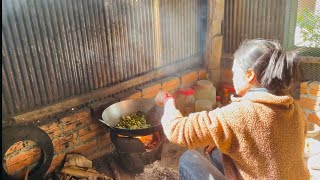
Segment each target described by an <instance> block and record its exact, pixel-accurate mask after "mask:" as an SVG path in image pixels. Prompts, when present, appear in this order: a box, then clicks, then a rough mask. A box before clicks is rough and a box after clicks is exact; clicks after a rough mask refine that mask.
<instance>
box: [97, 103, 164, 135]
mask: <svg viewBox="0 0 320 180" xmlns="http://www.w3.org/2000/svg"><path fill="white" fill-rule="evenodd" d="M137 111H142V112H144V113H145V118H146V121H147V123H148V124H150V125H151V126H150V127H148V128H143V129H123V128H117V127H116V125H117V124H118V123H119V122H120V120H121V117H122V116H128V115H131V114H133V113H136V112H137ZM162 115H163V108H160V107H158V106H157V105H156V104H155V103H154V100H153V99H144V98H141V99H131V100H125V101H121V102H117V103H115V104H113V105H111V106H109V107H107V108H106V109H105V110H104V111H103V113H102V119H103V120H101V119H100V121H101V122H102V123H104V124H105V125H107V126H108V127H109V128H110V129H112V130H113V131H114V132H116V133H117V134H121V135H125V136H145V135H149V134H152V133H153V132H156V131H162V125H161V122H160V121H161V117H162Z"/></svg>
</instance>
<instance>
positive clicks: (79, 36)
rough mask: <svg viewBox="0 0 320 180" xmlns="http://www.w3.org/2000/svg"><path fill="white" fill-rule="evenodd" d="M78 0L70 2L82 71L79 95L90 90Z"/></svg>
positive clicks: (80, 9)
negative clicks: (72, 8) (72, 9)
mask: <svg viewBox="0 0 320 180" xmlns="http://www.w3.org/2000/svg"><path fill="white" fill-rule="evenodd" d="M77 2H78V0H73V1H72V6H73V7H74V13H75V14H74V17H75V18H74V21H75V27H76V37H77V39H78V44H77V46H79V49H78V51H79V59H78V63H79V66H78V67H79V68H80V69H82V80H80V82H81V83H80V86H81V93H84V92H88V91H89V90H90V83H89V75H88V74H89V73H88V67H87V65H86V55H85V54H86V52H87V51H86V48H85V45H84V40H83V38H85V37H86V36H85V35H84V34H85V33H84V32H83V31H84V29H83V21H82V20H81V14H80V13H81V11H82V8H81V3H77Z"/></svg>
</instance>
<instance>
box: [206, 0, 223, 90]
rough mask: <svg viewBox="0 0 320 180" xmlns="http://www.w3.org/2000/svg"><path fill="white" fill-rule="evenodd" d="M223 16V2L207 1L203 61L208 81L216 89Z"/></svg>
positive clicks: (218, 0) (218, 79)
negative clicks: (207, 73)
mask: <svg viewBox="0 0 320 180" xmlns="http://www.w3.org/2000/svg"><path fill="white" fill-rule="evenodd" d="M223 16H224V0H209V1H208V20H207V35H206V46H205V52H204V59H205V64H206V66H207V69H208V72H209V77H210V80H211V81H212V82H213V84H214V85H215V86H216V87H217V86H218V83H219V82H220V61H221V55H222V41H223V36H222V35H221V23H222V21H223Z"/></svg>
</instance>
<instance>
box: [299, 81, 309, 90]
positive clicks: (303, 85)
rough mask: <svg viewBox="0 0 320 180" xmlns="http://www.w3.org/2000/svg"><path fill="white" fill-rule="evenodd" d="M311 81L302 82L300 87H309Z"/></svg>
mask: <svg viewBox="0 0 320 180" xmlns="http://www.w3.org/2000/svg"><path fill="white" fill-rule="evenodd" d="M308 83H309V81H306V82H302V83H300V88H305V89H306V88H307V86H308Z"/></svg>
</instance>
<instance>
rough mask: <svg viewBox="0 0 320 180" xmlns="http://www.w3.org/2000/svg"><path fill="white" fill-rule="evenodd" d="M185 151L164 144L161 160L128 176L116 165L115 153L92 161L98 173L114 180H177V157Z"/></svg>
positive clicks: (176, 146)
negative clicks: (140, 171) (141, 171)
mask: <svg viewBox="0 0 320 180" xmlns="http://www.w3.org/2000/svg"><path fill="white" fill-rule="evenodd" d="M186 150H187V148H186V147H180V146H178V145H175V144H172V143H170V142H168V141H166V142H165V144H164V147H163V150H162V155H161V160H158V161H155V162H154V163H152V164H149V165H146V166H145V168H144V172H143V173H141V174H130V173H128V172H126V171H125V170H123V169H122V168H121V166H120V165H119V164H118V163H117V162H118V160H117V155H116V153H115V152H114V153H111V154H108V155H105V156H103V157H100V158H99V159H96V160H94V161H93V166H94V167H95V169H96V170H97V171H98V172H101V173H105V174H106V175H109V176H111V177H114V179H116V180H119V179H121V180H178V179H179V172H178V164H179V157H180V156H181V155H182V153H184V152H185V151H186Z"/></svg>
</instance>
